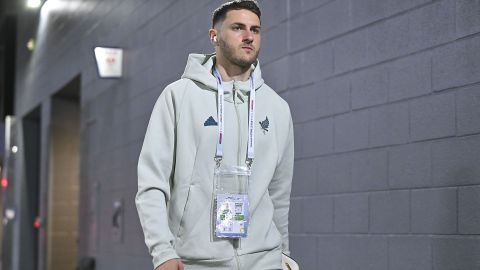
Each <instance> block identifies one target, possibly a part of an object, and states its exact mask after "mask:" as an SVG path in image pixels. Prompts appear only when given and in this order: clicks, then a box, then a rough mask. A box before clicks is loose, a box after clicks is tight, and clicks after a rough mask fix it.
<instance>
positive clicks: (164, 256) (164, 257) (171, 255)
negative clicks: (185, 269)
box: [153, 249, 180, 269]
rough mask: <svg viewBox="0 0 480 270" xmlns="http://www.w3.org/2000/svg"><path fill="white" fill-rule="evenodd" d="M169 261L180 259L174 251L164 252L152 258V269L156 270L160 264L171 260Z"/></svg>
mask: <svg viewBox="0 0 480 270" xmlns="http://www.w3.org/2000/svg"><path fill="white" fill-rule="evenodd" d="M171 259H180V257H179V256H178V255H177V253H176V252H175V250H173V249H171V250H166V251H164V252H161V253H159V254H157V255H155V256H154V257H153V269H157V267H159V266H160V265H161V264H162V263H164V262H166V261H168V260H171Z"/></svg>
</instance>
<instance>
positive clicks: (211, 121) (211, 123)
mask: <svg viewBox="0 0 480 270" xmlns="http://www.w3.org/2000/svg"><path fill="white" fill-rule="evenodd" d="M203 125H204V126H205V127H207V126H218V123H217V121H215V119H213V117H212V116H210V117H208V119H207V120H206V121H205V123H203Z"/></svg>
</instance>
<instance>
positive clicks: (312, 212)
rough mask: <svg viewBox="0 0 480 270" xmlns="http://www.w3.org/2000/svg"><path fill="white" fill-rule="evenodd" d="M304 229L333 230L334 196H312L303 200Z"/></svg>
mask: <svg viewBox="0 0 480 270" xmlns="http://www.w3.org/2000/svg"><path fill="white" fill-rule="evenodd" d="M303 229H304V230H305V232H307V233H321V232H332V231H333V197H331V196H320V197H311V198H306V199H305V200H304V201H303Z"/></svg>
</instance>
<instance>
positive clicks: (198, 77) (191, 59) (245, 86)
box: [182, 53, 263, 102]
mask: <svg viewBox="0 0 480 270" xmlns="http://www.w3.org/2000/svg"><path fill="white" fill-rule="evenodd" d="M214 59H215V54H193V53H192V54H190V55H189V56H188V60H187V66H186V67H185V71H184V72H183V75H182V78H186V79H190V80H192V81H195V82H198V83H201V84H203V85H204V86H206V87H207V88H208V89H209V90H212V91H217V80H216V78H215V76H214V75H213V74H212V67H213V65H214ZM252 69H253V78H254V79H255V90H258V89H259V88H260V87H261V86H262V85H263V78H262V72H261V70H260V63H259V62H258V60H257V62H256V63H255V64H252ZM233 86H235V89H238V90H241V92H242V93H239V94H241V96H239V97H240V98H241V100H240V101H242V102H243V100H244V97H242V96H246V95H247V94H248V92H250V81H249V80H247V81H230V82H224V86H223V87H224V89H225V97H226V99H227V100H228V99H229V98H228V97H229V96H230V97H231V93H232V89H233Z"/></svg>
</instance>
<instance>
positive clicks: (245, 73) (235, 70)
mask: <svg viewBox="0 0 480 270" xmlns="http://www.w3.org/2000/svg"><path fill="white" fill-rule="evenodd" d="M215 67H216V68H217V70H218V72H219V73H220V76H221V77H222V81H225V82H228V81H246V80H248V78H249V77H250V67H245V68H244V67H239V66H236V65H228V64H226V63H222V61H218V59H217V61H216V64H215Z"/></svg>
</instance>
